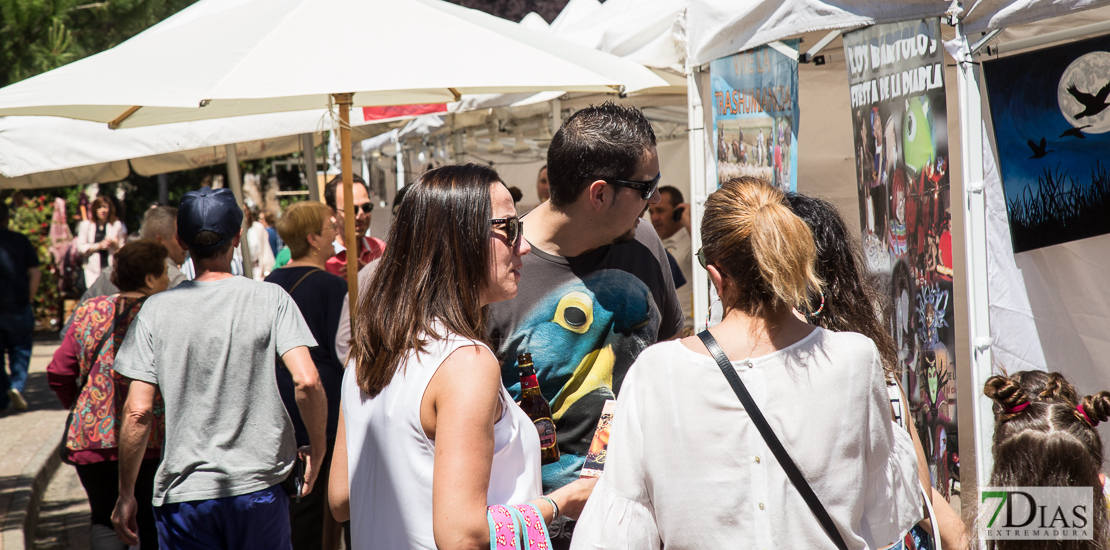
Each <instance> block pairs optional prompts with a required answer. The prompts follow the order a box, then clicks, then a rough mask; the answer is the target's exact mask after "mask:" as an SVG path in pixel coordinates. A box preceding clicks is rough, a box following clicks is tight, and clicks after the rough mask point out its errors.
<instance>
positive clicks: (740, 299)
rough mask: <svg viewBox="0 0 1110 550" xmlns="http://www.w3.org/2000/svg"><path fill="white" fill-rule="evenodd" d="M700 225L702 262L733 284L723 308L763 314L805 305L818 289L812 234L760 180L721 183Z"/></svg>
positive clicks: (776, 191) (776, 190)
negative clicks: (717, 269) (703, 256)
mask: <svg viewBox="0 0 1110 550" xmlns="http://www.w3.org/2000/svg"><path fill="white" fill-rule="evenodd" d="M701 229H702V240H703V242H704V243H705V244H704V247H703V249H704V253H705V257H706V259H707V261H708V262H709V263H711V264H714V265H716V266H717V267H718V268H719V269H720V270H721V271H722V272H723V275H724V276H725V277H727V278H728V279H729V281H730V282H732V283H733V284H732V285H730V286H732V287H734V290H733V291H732V292H731V293H730V295H729V296H726V297H725V299H726V303H725V307H726V308H737V309H740V310H741V311H744V312H745V313H747V314H749V315H753V316H756V317H760V318H767V317H768V316H769V315H770V314H771V313H773V312H776V311H779V310H781V309H782V308H783V307H784V306H793V307H799V308H804V307H805V304H806V303H807V302H808V301H809V296H810V294H811V293H813V294H816V293H817V292H818V291H819V289H820V288H821V284H822V283H821V279H820V278H819V277H818V276H817V272H816V269H815V267H814V264H815V262H816V259H817V249H816V247H815V246H814V244H813V233H812V232H811V231H810V229H809V226H808V225H806V223H805V222H804V221H802V219H801V218H799V217H798V216H797V215H795V214H794V212H793V211H792V210H790V208H789V207H788V206H787V205H786V202H785V197H784V196H783V194H782V192H781V191H779V190H778V189H776V188H774V187H772V186H771V185H770V184H768V183H767V182H765V181H763V180H761V179H758V178H754V177H749V176H744V177H740V178H736V179H733V180H730V181H728V182H725V184H724V185H722V186H721V188H720V189H718V190H717V191H715V192H713V194H711V195H710V196H709V198H708V199H707V200H706V203H705V218H704V219H703V221H702V226H701ZM803 310H804V309H803Z"/></svg>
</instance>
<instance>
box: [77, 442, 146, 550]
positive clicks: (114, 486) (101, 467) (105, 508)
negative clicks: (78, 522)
mask: <svg viewBox="0 0 1110 550" xmlns="http://www.w3.org/2000/svg"><path fill="white" fill-rule="evenodd" d="M159 462H161V461H160V460H159V459H157V458H151V459H147V460H144V461H143V463H142V465H141V466H139V478H138V479H137V480H136V481H135V500H137V501H138V502H139V513H138V515H137V519H138V522H139V544H140V548H142V550H158V529H157V528H156V527H155V525H154V506H153V505H151V500H152V499H153V498H154V474H155V473H156V472H157V471H158V464H159ZM75 467H76V468H77V477H79V478H81V485H83V486H84V487H85V494H87V495H88V496H89V508H90V509H91V510H92V523H93V524H94V525H104V526H107V527H108V528H109V529H111V528H112V510H113V509H115V507H116V500H118V499H119V461H118V460H105V461H104V462H97V463H94V464H77V465H76V466H75Z"/></svg>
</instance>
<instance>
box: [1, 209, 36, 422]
mask: <svg viewBox="0 0 1110 550" xmlns="http://www.w3.org/2000/svg"><path fill="white" fill-rule="evenodd" d="M41 278H42V272H41V271H39V257H38V254H37V253H36V252H35V248H34V247H33V246H31V241H30V240H29V239H27V237H25V236H23V235H21V234H19V233H16V232H14V231H11V230H9V229H8V206H7V205H6V204H4V203H3V202H0V411H2V410H4V409H7V408H8V405H9V402H10V404H11V405H13V406H14V407H15V409H16V410H20V411H22V410H26V409H27V401H26V400H25V399H24V398H23V388H24V386H25V385H26V383H27V366H28V365H29V364H30V362H31V342H32V334H33V333H34V330H35V313H34V310H33V309H32V308H31V299H32V298H33V297H34V295H35V293H36V292H38V289H39V280H40V279H41ZM5 357H6V358H7V361H8V368H7V369H5V368H4V360H5ZM9 369H10V370H11V377H10V378H9V377H8V370H9Z"/></svg>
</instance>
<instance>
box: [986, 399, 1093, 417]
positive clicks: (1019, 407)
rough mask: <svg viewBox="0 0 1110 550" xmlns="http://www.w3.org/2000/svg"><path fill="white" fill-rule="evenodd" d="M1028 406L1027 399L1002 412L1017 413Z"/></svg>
mask: <svg viewBox="0 0 1110 550" xmlns="http://www.w3.org/2000/svg"><path fill="white" fill-rule="evenodd" d="M1028 406H1029V402H1028V401H1026V402H1025V403H1022V404H1020V405H1014V406H1013V407H1010V408H1008V409H1002V412H1004V413H1006V414H1017V413H1019V412H1021V411H1024V410H1025V407H1028ZM1084 416H1086V415H1084Z"/></svg>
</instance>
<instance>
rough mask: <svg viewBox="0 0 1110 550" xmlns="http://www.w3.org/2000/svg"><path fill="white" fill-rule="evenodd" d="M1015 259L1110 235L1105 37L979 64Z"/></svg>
mask: <svg viewBox="0 0 1110 550" xmlns="http://www.w3.org/2000/svg"><path fill="white" fill-rule="evenodd" d="M983 74H984V77H985V79H986V83H987V97H988V98H989V101H990V111H991V119H993V122H994V136H995V141H996V143H997V151H998V167H999V172H1000V173H1001V176H1002V188H1003V191H1004V193H1005V196H1006V214H1007V216H1008V217H1009V221H1010V236H1011V239H1012V240H1013V245H1014V252H1024V251H1026V250H1033V249H1036V248H1041V247H1045V246H1051V245H1054V244H1060V243H1066V242H1068V241H1074V240H1078V239H1085V238H1087V237H1093V236H1096V235H1105V234H1106V233H1110V178H1107V173H1106V165H1104V164H1102V162H1104V161H1103V160H1102V159H1100V157H1103V156H1105V153H1106V151H1107V150H1110V109H1107V107H1110V103H1108V102H1107V96H1108V95H1110V36H1100V37H1097V38H1091V39H1088V40H1082V41H1079V42H1073V43H1070V44H1064V45H1062V46H1056V47H1052V48H1045V49H1042V50H1037V51H1033V52H1029V53H1024V54H1018V55H1012V56H1008V57H1004V58H1002V59H994V60H990V61H985V62H984V63H983Z"/></svg>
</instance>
